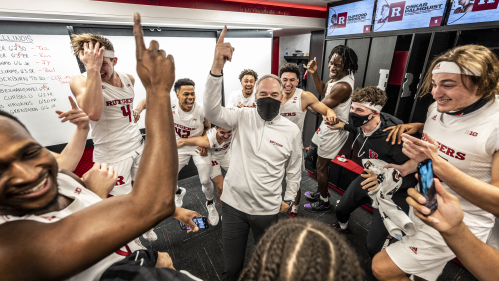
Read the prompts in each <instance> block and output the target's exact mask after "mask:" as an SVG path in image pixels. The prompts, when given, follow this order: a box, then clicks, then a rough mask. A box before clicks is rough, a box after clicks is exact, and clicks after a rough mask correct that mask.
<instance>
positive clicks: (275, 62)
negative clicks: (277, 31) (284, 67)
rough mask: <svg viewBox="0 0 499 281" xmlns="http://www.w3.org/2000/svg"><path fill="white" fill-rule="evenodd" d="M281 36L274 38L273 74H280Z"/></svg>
mask: <svg viewBox="0 0 499 281" xmlns="http://www.w3.org/2000/svg"><path fill="white" fill-rule="evenodd" d="M278 73H279V37H274V38H273V39H272V74H274V75H279V74H278Z"/></svg>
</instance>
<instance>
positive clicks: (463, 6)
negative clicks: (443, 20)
mask: <svg viewBox="0 0 499 281" xmlns="http://www.w3.org/2000/svg"><path fill="white" fill-rule="evenodd" d="M487 21H499V1H498V0H474V1H473V0H454V3H452V7H451V10H450V14H449V19H448V20H447V25H455V24H463V23H475V22H487Z"/></svg>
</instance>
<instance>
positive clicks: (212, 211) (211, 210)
mask: <svg viewBox="0 0 499 281" xmlns="http://www.w3.org/2000/svg"><path fill="white" fill-rule="evenodd" d="M206 208H207V209H208V220H209V221H210V223H211V225H212V226H215V225H217V224H218V220H219V219H220V217H219V216H218V212H217V208H215V202H213V203H212V204H210V205H208V202H206Z"/></svg>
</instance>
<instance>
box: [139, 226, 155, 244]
mask: <svg viewBox="0 0 499 281" xmlns="http://www.w3.org/2000/svg"><path fill="white" fill-rule="evenodd" d="M142 237H144V238H145V239H147V241H151V242H152V241H156V240H158V235H156V232H154V228H152V229H151V230H149V231H148V232H146V233H144V234H142Z"/></svg>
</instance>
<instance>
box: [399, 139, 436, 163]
mask: <svg viewBox="0 0 499 281" xmlns="http://www.w3.org/2000/svg"><path fill="white" fill-rule="evenodd" d="M423 136H424V137H425V138H426V141H424V140H420V139H417V138H415V137H413V136H410V135H407V134H402V141H403V142H404V144H403V146H402V152H403V153H404V154H405V155H407V157H409V158H411V159H412V160H414V161H416V162H418V163H419V162H423V161H424V160H426V159H431V160H433V161H435V160H439V159H440V157H439V156H438V143H437V142H436V141H434V140H433V139H432V138H431V137H430V136H429V135H428V134H426V133H425V134H423Z"/></svg>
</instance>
